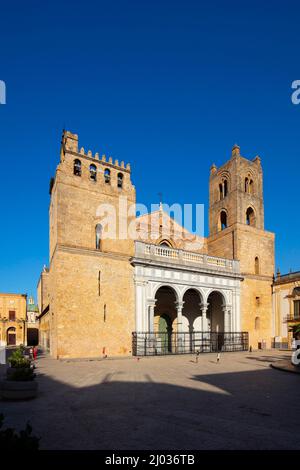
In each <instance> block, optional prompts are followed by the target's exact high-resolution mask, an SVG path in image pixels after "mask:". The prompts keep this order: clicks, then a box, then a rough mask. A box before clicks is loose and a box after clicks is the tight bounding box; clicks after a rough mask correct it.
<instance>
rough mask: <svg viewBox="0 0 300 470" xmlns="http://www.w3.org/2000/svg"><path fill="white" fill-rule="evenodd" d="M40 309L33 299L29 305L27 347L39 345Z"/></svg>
mask: <svg viewBox="0 0 300 470" xmlns="http://www.w3.org/2000/svg"><path fill="white" fill-rule="evenodd" d="M38 316H39V308H38V306H37V305H36V304H35V302H34V299H33V297H29V299H28V303H27V323H26V327H27V346H36V345H37V344H38V343H39V320H38Z"/></svg>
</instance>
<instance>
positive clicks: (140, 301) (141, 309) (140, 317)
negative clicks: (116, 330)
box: [135, 281, 147, 332]
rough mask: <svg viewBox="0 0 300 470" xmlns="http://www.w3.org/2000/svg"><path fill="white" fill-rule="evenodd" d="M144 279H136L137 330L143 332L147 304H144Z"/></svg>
mask: <svg viewBox="0 0 300 470" xmlns="http://www.w3.org/2000/svg"><path fill="white" fill-rule="evenodd" d="M144 288H145V282H144V281H135V331H137V332H142V331H143V330H144V325H145V324H147V323H146V322H145V320H144V317H145V313H146V312H145V305H144Z"/></svg>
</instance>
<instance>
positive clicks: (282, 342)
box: [273, 271, 300, 347]
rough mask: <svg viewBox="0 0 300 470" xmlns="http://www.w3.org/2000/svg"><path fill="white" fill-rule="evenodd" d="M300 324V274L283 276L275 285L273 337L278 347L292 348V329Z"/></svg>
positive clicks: (280, 276)
mask: <svg viewBox="0 0 300 470" xmlns="http://www.w3.org/2000/svg"><path fill="white" fill-rule="evenodd" d="M295 324H300V272H299V271H298V272H290V273H288V274H283V275H281V274H280V272H279V271H278V272H277V276H276V278H275V281H274V284H273V336H274V343H275V346H276V347H288V346H289V347H291V345H292V340H293V333H292V331H291V327H292V326H293V325H295Z"/></svg>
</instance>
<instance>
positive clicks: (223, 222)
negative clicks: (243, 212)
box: [220, 211, 227, 230]
mask: <svg viewBox="0 0 300 470" xmlns="http://www.w3.org/2000/svg"><path fill="white" fill-rule="evenodd" d="M225 228H227V214H226V212H225V211H221V214H220V229H221V230H224V229H225Z"/></svg>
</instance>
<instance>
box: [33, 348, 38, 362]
mask: <svg viewBox="0 0 300 470" xmlns="http://www.w3.org/2000/svg"><path fill="white" fill-rule="evenodd" d="M37 352H38V350H37V347H36V346H34V348H33V360H34V361H35V360H36V358H37Z"/></svg>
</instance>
